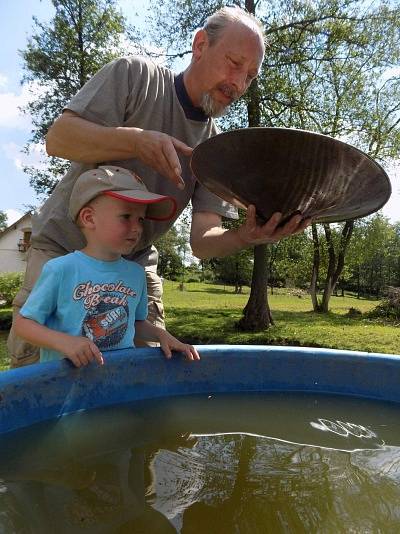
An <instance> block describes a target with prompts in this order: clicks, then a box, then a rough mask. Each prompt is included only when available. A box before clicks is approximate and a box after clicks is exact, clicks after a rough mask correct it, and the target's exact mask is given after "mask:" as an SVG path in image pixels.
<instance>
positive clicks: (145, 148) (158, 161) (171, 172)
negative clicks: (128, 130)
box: [132, 128, 193, 189]
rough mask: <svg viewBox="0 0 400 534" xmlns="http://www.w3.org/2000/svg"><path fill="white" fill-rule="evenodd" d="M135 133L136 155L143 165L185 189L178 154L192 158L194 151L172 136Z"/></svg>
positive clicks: (153, 132)
mask: <svg viewBox="0 0 400 534" xmlns="http://www.w3.org/2000/svg"><path fill="white" fill-rule="evenodd" d="M132 130H134V131H135V141H134V143H135V144H134V153H135V156H136V157H137V158H138V159H140V161H141V162H142V163H144V164H145V165H148V166H149V167H151V168H152V169H154V170H155V171H157V172H158V173H160V174H162V175H163V176H165V177H166V178H168V179H169V180H171V181H172V182H174V184H176V186H177V187H179V189H184V187H185V182H184V181H183V179H182V167H181V164H180V161H179V158H178V154H177V152H180V153H181V154H184V155H185V156H191V154H192V152H193V149H192V148H190V147H189V146H187V145H185V143H182V141H179V139H176V138H175V137H172V136H170V135H167V134H164V133H161V132H156V131H152V130H141V129H140V128H132Z"/></svg>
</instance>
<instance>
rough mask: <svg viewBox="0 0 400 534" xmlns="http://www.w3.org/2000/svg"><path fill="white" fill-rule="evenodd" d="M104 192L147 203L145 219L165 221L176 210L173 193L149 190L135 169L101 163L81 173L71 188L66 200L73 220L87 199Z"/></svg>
mask: <svg viewBox="0 0 400 534" xmlns="http://www.w3.org/2000/svg"><path fill="white" fill-rule="evenodd" d="M101 194H105V195H109V196H112V197H114V198H119V199H121V200H126V201H128V202H135V203H138V204H147V209H146V219H153V220H155V221H167V220H168V219H171V218H172V217H173V216H174V215H175V213H176V201H175V199H174V198H173V197H169V196H164V195H157V194H156V193H150V191H148V189H147V187H146V186H145V185H144V183H143V182H142V180H141V179H140V178H139V176H138V175H137V174H135V173H134V172H132V171H130V170H128V169H124V168H123V167H116V166H113V165H107V166H106V165H104V166H100V167H97V168H96V169H90V170H89V171H86V172H84V173H82V174H81V175H80V176H79V177H78V179H77V180H76V182H75V185H74V187H73V188H72V192H71V197H70V200H69V214H70V216H71V218H72V219H73V220H75V219H76V217H77V216H78V213H79V211H80V210H81V209H82V208H83V206H85V205H86V204H87V203H88V202H90V201H91V200H93V199H94V198H95V197H97V196H98V195H101Z"/></svg>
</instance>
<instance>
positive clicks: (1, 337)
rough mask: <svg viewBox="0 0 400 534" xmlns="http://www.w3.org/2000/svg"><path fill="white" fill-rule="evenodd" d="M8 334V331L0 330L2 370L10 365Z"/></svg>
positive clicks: (0, 369) (0, 368)
mask: <svg viewBox="0 0 400 534" xmlns="http://www.w3.org/2000/svg"><path fill="white" fill-rule="evenodd" d="M7 336H8V332H2V331H0V371H4V370H5V369H8V367H9V359H8V353H7V345H6V341H7Z"/></svg>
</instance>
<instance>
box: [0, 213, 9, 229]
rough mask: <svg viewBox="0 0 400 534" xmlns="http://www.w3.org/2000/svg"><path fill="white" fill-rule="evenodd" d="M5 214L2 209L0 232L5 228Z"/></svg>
mask: <svg viewBox="0 0 400 534" xmlns="http://www.w3.org/2000/svg"><path fill="white" fill-rule="evenodd" d="M7 226H8V224H7V214H6V213H4V211H0V232H2V231H3V230H5V229H6V228H7Z"/></svg>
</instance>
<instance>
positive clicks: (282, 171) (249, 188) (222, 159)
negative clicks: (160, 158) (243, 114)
mask: <svg viewBox="0 0 400 534" xmlns="http://www.w3.org/2000/svg"><path fill="white" fill-rule="evenodd" d="M191 168H192V172H193V174H194V175H195V177H196V178H197V180H198V181H199V182H200V183H202V184H203V185H204V186H205V187H206V188H207V189H209V190H210V191H212V192H213V193H215V194H216V195H218V196H219V197H221V198H223V199H224V200H226V201H228V202H230V203H231V204H234V205H236V206H239V207H242V208H247V206H248V205H249V204H254V205H255V207H256V210H257V215H258V217H259V218H260V219H262V220H264V221H266V220H268V219H269V218H270V217H271V215H272V214H273V213H275V212H277V211H279V212H281V213H282V214H283V220H287V219H288V218H289V217H290V216H292V215H293V214H295V213H297V212H300V213H301V214H302V215H303V217H304V218H306V217H312V219H313V220H314V221H315V222H340V221H345V220H347V219H356V218H359V217H365V216H366V215H369V214H371V213H373V212H375V211H377V210H379V209H380V208H382V206H383V205H384V204H385V203H386V202H387V201H388V200H389V197H390V194H391V186H390V181H389V178H388V176H387V174H386V172H385V171H384V170H383V169H382V167H381V166H380V165H378V163H376V162H375V161H374V160H372V159H371V158H370V157H369V156H367V154H364V153H363V152H361V150H358V149H357V148H355V147H353V146H351V145H349V144H347V143H344V142H342V141H339V140H337V139H333V138H331V137H328V136H326V135H322V134H318V133H314V132H308V131H305V130H296V129H291V128H244V129H240V130H233V131H231V132H226V133H222V134H219V135H216V136H215V137H212V138H210V139H208V140H207V141H204V142H203V143H201V144H200V145H198V146H197V147H196V148H195V150H194V151H193V154H192V159H191Z"/></svg>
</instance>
